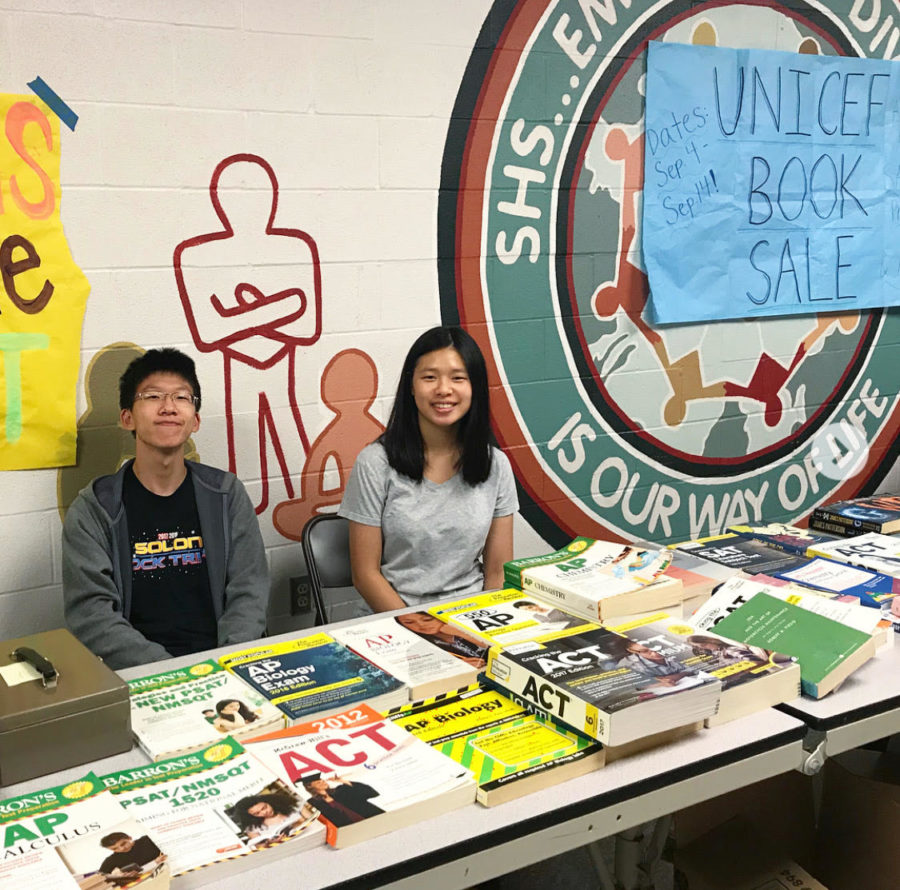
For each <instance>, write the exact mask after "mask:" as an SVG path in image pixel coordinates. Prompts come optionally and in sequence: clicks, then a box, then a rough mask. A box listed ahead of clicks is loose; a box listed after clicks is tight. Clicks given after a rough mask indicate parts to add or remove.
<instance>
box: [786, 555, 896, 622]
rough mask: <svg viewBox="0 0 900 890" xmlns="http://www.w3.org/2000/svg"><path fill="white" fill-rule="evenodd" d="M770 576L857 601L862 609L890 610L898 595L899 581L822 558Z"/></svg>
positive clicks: (816, 558) (878, 573)
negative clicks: (865, 607)
mask: <svg viewBox="0 0 900 890" xmlns="http://www.w3.org/2000/svg"><path fill="white" fill-rule="evenodd" d="M772 575H773V576H774V577H776V578H783V579H784V580H785V581H794V582H796V583H797V584H802V585H804V586H805V587H812V588H813V589H814V590H825V591H828V592H830V593H842V594H847V595H849V596H855V597H859V601H860V603H861V604H862V605H864V606H872V607H874V608H877V609H886V610H887V609H890V604H891V601H892V600H893V599H894V597H895V596H896V595H897V594H898V593H900V579H898V578H892V577H891V576H890V575H883V574H881V573H880V572H870V571H869V570H868V569H861V568H859V567H858V566H848V565H844V564H843V563H840V562H835V561H834V560H831V559H824V558H822V557H815V558H814V559H811V560H809V563H808V564H807V565H805V566H803V567H801V568H798V569H792V570H789V571H786V572H772Z"/></svg>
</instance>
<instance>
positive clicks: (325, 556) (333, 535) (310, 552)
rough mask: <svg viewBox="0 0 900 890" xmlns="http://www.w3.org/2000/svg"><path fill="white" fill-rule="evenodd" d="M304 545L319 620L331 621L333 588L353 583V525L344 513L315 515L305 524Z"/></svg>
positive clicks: (326, 622)
mask: <svg viewBox="0 0 900 890" xmlns="http://www.w3.org/2000/svg"><path fill="white" fill-rule="evenodd" d="M300 546H301V547H302V549H303V558H304V559H305V560H306V569H307V571H308V572H309V584H310V587H311V588H312V594H313V600H314V601H315V606H316V624H328V621H329V615H328V612H327V610H326V608H325V605H326V601H327V591H328V590H329V589H330V588H341V587H352V586H353V576H352V574H351V572H350V525H349V523H348V521H347V520H346V519H344V518H343V516H335V515H333V514H325V515H322V516H314V517H313V518H312V519H310V520H309V522H307V523H306V525H305V526H303V532H302V534H301V536H300Z"/></svg>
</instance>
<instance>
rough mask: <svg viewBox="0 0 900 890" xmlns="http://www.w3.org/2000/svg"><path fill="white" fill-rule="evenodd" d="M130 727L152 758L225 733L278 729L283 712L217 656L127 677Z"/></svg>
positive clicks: (204, 744)
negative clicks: (229, 671) (223, 663)
mask: <svg viewBox="0 0 900 890" xmlns="http://www.w3.org/2000/svg"><path fill="white" fill-rule="evenodd" d="M128 688H129V690H130V692H131V730H132V732H133V733H134V735H135V738H136V739H137V741H138V744H139V745H140V746H141V748H143V750H144V751H145V752H146V754H147V755H148V756H149V757H150V758H151V759H152V760H161V759H162V758H165V757H174V756H175V755H176V754H186V753H188V752H190V751H199V750H200V749H201V748H206V747H208V746H209V745H211V744H213V743H214V742H215V741H216V740H217V739H222V738H224V737H225V736H226V735H230V736H233V737H234V738H238V739H239V738H241V737H242V736H245V735H247V734H248V733H250V734H255V735H259V734H260V733H261V732H269V731H271V730H273V729H279V728H280V727H282V726H284V725H285V723H286V720H285V716H284V714H282V713H281V711H279V710H278V708H276V707H275V706H274V705H271V704H269V702H268V701H266V699H265V698H264V697H263V696H262V695H260V694H259V693H258V692H257V691H256V690H255V689H253V688H252V687H250V686H248V685H247V684H246V683H244V682H243V681H241V680H239V679H238V678H237V677H235V676H234V675H233V674H230V673H228V671H226V670H224V668H222V667H220V666H219V665H218V664H216V662H215V661H211V660H210V661H201V662H200V663H198V664H194V665H191V666H190V667H186V668H180V669H177V670H172V671H166V672H164V673H160V674H153V675H151V676H149V677H140V678H139V679H136V680H129V681H128Z"/></svg>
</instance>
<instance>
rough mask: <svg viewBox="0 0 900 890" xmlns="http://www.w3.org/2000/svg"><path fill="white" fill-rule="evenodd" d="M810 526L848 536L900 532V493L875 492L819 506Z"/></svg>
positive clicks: (811, 517) (811, 518)
mask: <svg viewBox="0 0 900 890" xmlns="http://www.w3.org/2000/svg"><path fill="white" fill-rule="evenodd" d="M809 527H810V528H811V529H814V530H815V531H822V532H828V533H830V534H833V535H841V536H843V537H845V538H847V537H851V536H853V535H861V534H863V533H865V532H878V533H879V534H882V535H889V534H893V533H894V532H896V531H900V495H896V494H873V495H871V496H869V497H859V498H850V499H849V500H846V501H835V502H834V503H833V504H826V505H825V506H822V507H816V508H815V509H814V510H813V511H812V514H811V515H810V517H809Z"/></svg>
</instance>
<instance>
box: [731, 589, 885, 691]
mask: <svg viewBox="0 0 900 890" xmlns="http://www.w3.org/2000/svg"><path fill="white" fill-rule="evenodd" d="M715 632H716V633H717V634H718V635H719V636H722V637H728V638H729V639H731V640H737V641H739V642H741V643H750V644H752V645H757V646H763V647H764V648H766V649H774V650H775V651H776V652H784V653H785V654H787V655H793V656H795V657H796V658H797V659H798V660H799V662H800V679H801V685H802V687H803V691H804V692H805V693H807V694H808V695H812V696H816V697H818V696H819V695H820V694H823V693H821V692H820V690H819V686H820V684H822V682H823V681H824V680H825V679H826V678H827V677H828V676H829V674H831V673H832V671H834V670H835V669H836V668H838V667H840V666H841V665H842V664H843V663H844V662H845V661H846V660H847V659H848V658H849V657H850V656H852V655H853V654H854V653H856V651H857V650H859V649H860V648H861V647H863V646H866V645H867V644H868V645H869V646H870V647H872V648H874V644H873V643H872V638H871V637H870V636H869V635H868V634H866V633H863V632H862V631H861V630H856V629H855V628H852V627H848V626H847V625H846V624H841V623H840V622H839V621H833V620H832V619H830V618H826V617H825V616H823V615H817V614H815V613H814V612H809V611H807V610H806V609H801V608H800V606H795V605H794V604H793V603H786V602H784V601H782V600H779V599H776V598H775V597H773V596H769V595H768V594H766V593H758V594H756V595H755V596H754V597H753V598H752V599H750V600H749V601H748V602H746V603H744V605H742V606H741V607H740V608H738V609H735V611H734V612H732V613H731V614H730V615H728V616H727V617H725V618H723V619H722V620H721V621H719V622H718V623H717V624H716V625H715Z"/></svg>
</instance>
